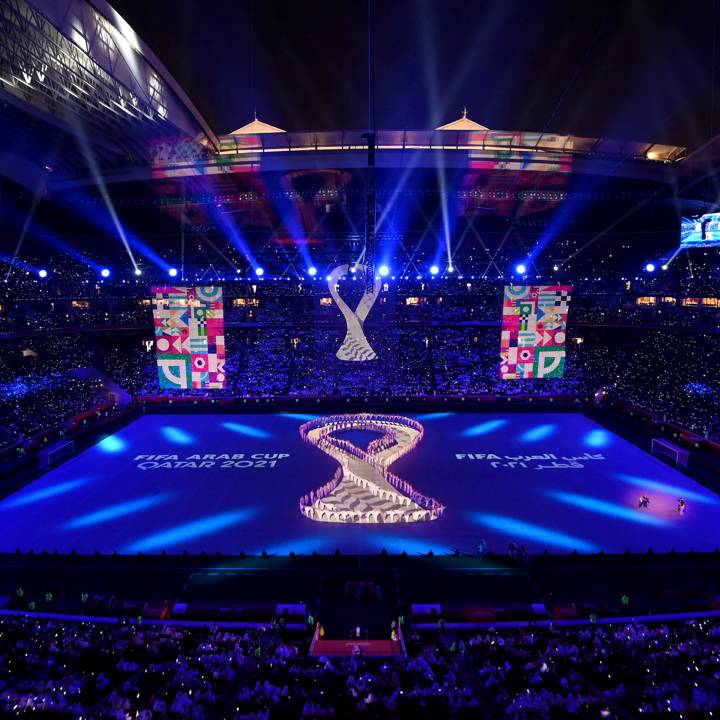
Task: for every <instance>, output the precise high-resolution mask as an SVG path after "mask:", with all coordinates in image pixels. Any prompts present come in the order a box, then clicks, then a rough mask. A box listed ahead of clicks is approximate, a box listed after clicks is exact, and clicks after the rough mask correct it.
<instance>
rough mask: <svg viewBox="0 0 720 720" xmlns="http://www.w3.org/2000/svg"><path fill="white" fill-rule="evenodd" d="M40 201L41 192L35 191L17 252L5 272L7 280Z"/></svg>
mask: <svg viewBox="0 0 720 720" xmlns="http://www.w3.org/2000/svg"><path fill="white" fill-rule="evenodd" d="M38 202H40V195H39V193H37V192H35V193H33V199H32V204H31V205H30V209H29V210H28V213H27V215H26V216H25V220H24V221H23V226H22V230H20V235H19V237H18V241H17V244H16V245H15V252H14V253H13V256H12V260H11V261H10V264H9V265H8V269H7V273H5V282H7V281H8V279H9V278H10V273H11V272H12V269H13V267H15V260H16V259H17V256H18V255H19V254H20V249H21V248H22V244H23V241H24V240H25V236H26V235H27V232H28V228H29V227H30V223H31V222H32V219H33V217H34V215H35V208H37V206H38Z"/></svg>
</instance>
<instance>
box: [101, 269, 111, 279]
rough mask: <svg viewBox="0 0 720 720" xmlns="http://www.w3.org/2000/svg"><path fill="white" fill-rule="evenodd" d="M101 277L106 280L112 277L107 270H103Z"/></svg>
mask: <svg viewBox="0 0 720 720" xmlns="http://www.w3.org/2000/svg"><path fill="white" fill-rule="evenodd" d="M100 275H102V277H104V278H108V277H110V271H109V270H108V269H107V268H103V269H102V270H101V271H100Z"/></svg>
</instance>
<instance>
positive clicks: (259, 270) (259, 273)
mask: <svg viewBox="0 0 720 720" xmlns="http://www.w3.org/2000/svg"><path fill="white" fill-rule="evenodd" d="M255 274H256V275H257V276H258V277H262V276H263V275H264V274H265V270H264V269H263V268H261V267H259V266H258V267H256V268H255Z"/></svg>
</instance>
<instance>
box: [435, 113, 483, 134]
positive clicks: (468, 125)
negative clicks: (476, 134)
mask: <svg viewBox="0 0 720 720" xmlns="http://www.w3.org/2000/svg"><path fill="white" fill-rule="evenodd" d="M467 112H468V111H467V108H463V114H462V117H460V118H458V119H457V120H453V121H452V122H450V123H448V124H447V125H441V126H440V127H437V128H435V129H436V130H489V129H490V128H486V127H485V126H484V125H481V124H480V123H476V122H475V121H474V120H471V119H470V118H469V117H468V116H467Z"/></svg>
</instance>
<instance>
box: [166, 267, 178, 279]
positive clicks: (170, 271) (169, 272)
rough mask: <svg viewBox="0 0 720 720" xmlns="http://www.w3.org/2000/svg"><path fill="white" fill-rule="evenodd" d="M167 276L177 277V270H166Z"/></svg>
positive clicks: (172, 268)
mask: <svg viewBox="0 0 720 720" xmlns="http://www.w3.org/2000/svg"><path fill="white" fill-rule="evenodd" d="M168 275H169V276H170V277H177V268H174V267H171V268H168Z"/></svg>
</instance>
